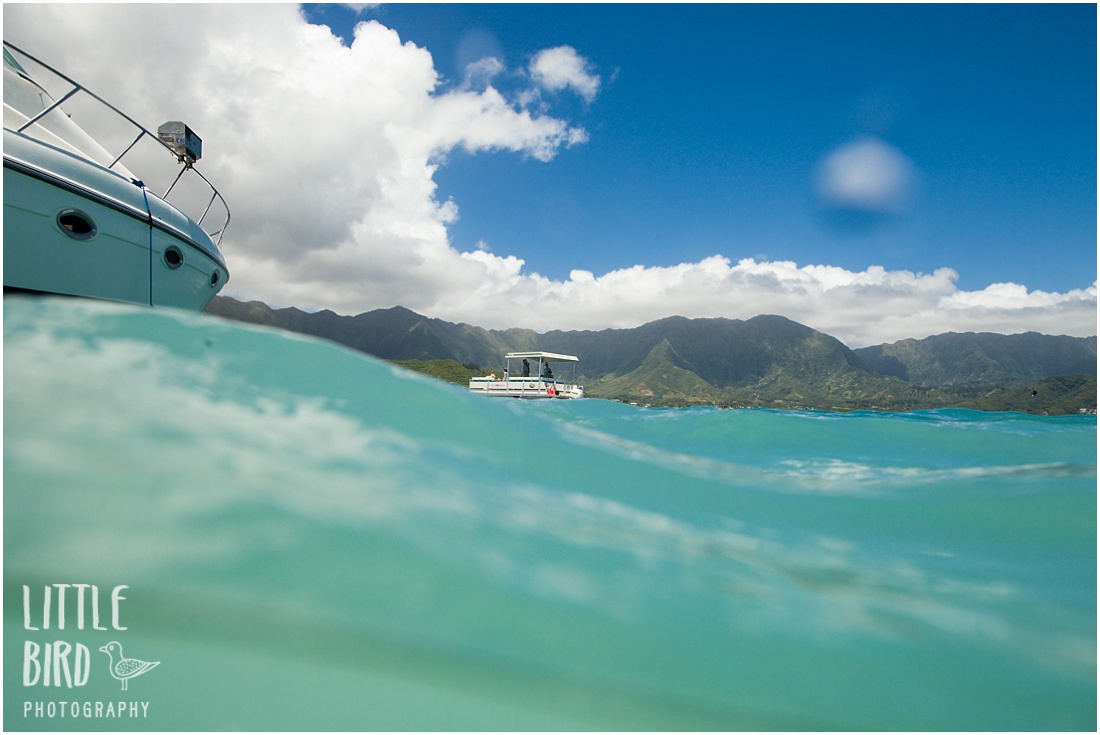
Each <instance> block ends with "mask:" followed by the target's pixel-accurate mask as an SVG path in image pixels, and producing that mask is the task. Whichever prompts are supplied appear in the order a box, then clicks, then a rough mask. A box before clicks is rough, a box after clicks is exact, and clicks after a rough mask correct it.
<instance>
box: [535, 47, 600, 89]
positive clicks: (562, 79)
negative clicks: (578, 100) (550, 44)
mask: <svg viewBox="0 0 1100 735" xmlns="http://www.w3.org/2000/svg"><path fill="white" fill-rule="evenodd" d="M588 67H589V64H588V62H587V61H585V59H584V58H583V57H582V56H581V55H580V54H578V53H577V51H576V50H575V49H574V48H572V47H571V46H558V47H557V48H549V49H544V50H542V51H539V52H538V53H537V54H535V57H534V58H533V59H531V65H530V70H531V77H532V78H533V79H534V80H535V81H536V82H538V83H539V84H540V85H542V86H543V87H545V88H546V89H548V90H550V91H551V92H558V91H561V90H563V89H572V90H573V91H574V92H576V93H577V94H579V95H580V96H581V97H583V98H584V99H585V100H586V101H588V102H591V101H592V100H594V99H595V98H596V93H597V92H599V91H600V78H599V77H598V76H597V75H595V74H590V73H589V71H588Z"/></svg>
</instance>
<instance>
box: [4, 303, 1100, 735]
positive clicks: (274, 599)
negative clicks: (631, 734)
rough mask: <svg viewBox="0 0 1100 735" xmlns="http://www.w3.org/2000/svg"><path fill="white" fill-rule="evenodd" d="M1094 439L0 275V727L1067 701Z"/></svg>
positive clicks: (1063, 707) (1091, 527)
mask: <svg viewBox="0 0 1100 735" xmlns="http://www.w3.org/2000/svg"><path fill="white" fill-rule="evenodd" d="M581 358H582V361H583V355H582V356H581ZM1096 440H1097V437H1096V420H1095V417H1089V416H1070V417H1050V418H1046V417H1036V416H1027V415H1021V414H983V413H977V412H968V411H959V410H947V411H928V412H916V413H910V414H881V413H870V412H867V413H850V414H832V413H818V412H778V411H762V410H758V411H720V410H716V409H703V408H695V409H664V410H656V409H645V408H639V407H635V406H627V405H622V404H618V403H612V402H608V401H602V400H595V399H588V400H584V401H532V402H522V401H513V400H506V399H500V400H496V399H490V398H485V397H482V396H475V395H468V394H467V393H466V392H465V391H464V390H463V389H462V388H460V387H456V386H452V385H448V384H444V383H442V382H438V381H435V380H432V379H429V378H424V377H421V376H417V375H413V374H410V373H406V372H403V371H401V370H400V369H397V368H394V367H391V366H389V365H387V364H386V363H384V362H381V361H379V360H375V359H372V358H369V357H366V356H363V355H360V354H358V353H353V352H351V351H348V350H345V349H343V348H340V347H337V346H334V345H332V344H329V343H326V342H321V341H317V340H313V339H308V338H304V337H300V336H295V335H290V334H287V333H282V332H277V331H273V330H267V329H261V328H254V327H247V326H243V325H238V324H234V323H230V322H226V321H221V320H217V319H215V318H212V317H208V316H205V315H195V314H186V313H179V312H174V311H170V310H151V309H145V308H136V307H127V306H119V305H111V304H103V303H93V302H87V301H82V300H67V299H21V298H13V297H8V298H5V300H4V593H5V594H4V632H5V636H4V727H5V729H7V730H69V729H99V730H130V729H133V730H195V729H198V730H221V729H245V730H268V729H275V730H294V729H322V730H330V729H335V730H339V729H356V730H363V729H366V730H376V729H381V730H408V729H413V730H438V729H443V730H451V729H462V730H469V729H474V730H501V729H508V730H516V729H518V730H531V729H537V730H570V729H585V730H592V729H596V730H601V729H616V730H619V729H626V730H680V729H686V730H707V729H722V730H804V729H840V730H867V729H870V730H898V729H900V730H943V729H948V730H975V729H993V730H1016V729H1023V730H1043V729H1056V730H1094V729H1095V728H1096V725H1097V722H1096V703H1097V687H1096V651H1097V645H1096V630H1097V625H1096V623H1097V619H1096V600H1097V594H1096V579H1097V569H1096V559H1097V547H1096V519H1097V508H1096V494H1097V479H1096V447H1097V444H1096ZM65 585H70V586H68V587H66V586H65ZM75 585H88V586H79V587H78V586H75ZM47 590H49V593H50V607H49V609H48V610H47V609H46V604H45V599H46V594H47V592H46V591H47ZM93 591H94V592H97V593H98V594H97V596H94V597H93V594H92V593H93ZM62 595H64V600H62V599H61V596H62ZM113 597H117V598H118V599H115V600H114V604H112V598H113ZM60 611H63V612H64V615H65V619H64V621H62V620H61V617H60V615H59V612H60ZM112 641H115V642H117V643H119V644H120V645H121V647H122V649H123V650H124V655H125V656H126V657H127V658H136V659H142V660H145V661H148V662H154V661H155V662H159V663H158V665H157V666H156V667H154V668H152V669H150V670H148V671H146V672H144V673H142V674H140V675H139V676H135V677H133V678H131V679H125V680H122V679H116V678H114V677H113V676H112V671H111V668H110V663H111V661H112V660H113V659H111V660H109V659H108V654H107V653H106V652H102V651H100V648H101V647H104V646H106V644H107V643H109V642H112ZM59 642H60V643H61V644H63V645H57V644H58V643H59ZM47 644H49V646H48V647H47ZM47 684H48V686H47ZM123 687H125V689H124V688H123Z"/></svg>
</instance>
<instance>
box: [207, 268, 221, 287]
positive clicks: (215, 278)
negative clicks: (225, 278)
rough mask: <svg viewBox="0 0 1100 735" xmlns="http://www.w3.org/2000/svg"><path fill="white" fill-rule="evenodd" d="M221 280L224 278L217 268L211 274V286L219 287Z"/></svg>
mask: <svg viewBox="0 0 1100 735" xmlns="http://www.w3.org/2000/svg"><path fill="white" fill-rule="evenodd" d="M221 280H222V275H221V273H218V272H217V271H216V270H215V271H214V272H213V273H211V274H210V288H217V287H218V283H220V282H221Z"/></svg>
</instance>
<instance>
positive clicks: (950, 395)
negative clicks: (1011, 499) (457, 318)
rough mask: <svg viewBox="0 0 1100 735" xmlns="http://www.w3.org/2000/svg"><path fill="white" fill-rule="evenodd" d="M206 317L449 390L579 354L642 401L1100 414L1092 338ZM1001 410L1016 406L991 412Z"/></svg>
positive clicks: (610, 389) (396, 317) (231, 309)
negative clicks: (532, 357) (326, 343)
mask: <svg viewBox="0 0 1100 735" xmlns="http://www.w3.org/2000/svg"><path fill="white" fill-rule="evenodd" d="M207 311H208V312H210V313H212V314H215V315H217V316H222V317H225V318H229V319H234V320H238V321H242V322H248V323H253V324H262V325H267V326H273V327H280V328H284V329H288V330H290V331H294V332H300V333H304V334H309V335H313V336H316V337H322V338H324V339H329V340H331V341H334V342H337V343H340V344H343V345H346V346H348V347H351V348H353V349H357V350H360V351H362V352H366V353H368V354H371V355H374V356H376V357H380V358H383V359H386V360H391V361H395V362H402V363H403V364H404V365H405V366H406V367H410V368H412V369H418V370H423V371H427V372H430V373H432V374H436V375H439V376H440V377H444V378H445V379H450V380H452V381H453V382H464V381H465V380H466V379H468V376H469V375H472V374H484V373H487V372H490V371H496V372H499V371H500V368H501V367H503V359H504V355H505V353H507V352H513V351H524V350H539V349H541V350H547V351H550V352H561V353H567V354H575V355H578V356H579V357H580V358H581V363H580V366H579V368H578V379H579V380H580V381H581V382H583V383H584V384H585V386H586V391H587V393H588V395H590V396H592V397H600V398H610V399H614V400H620V401H627V402H631V403H639V404H645V405H661V406H687V405H701V404H704V405H719V406H753V407H756V406H760V407H775V408H803V407H805V406H814V407H818V408H823V409H835V410H851V409H860V408H874V409H886V410H910V409H918V408H940V407H945V406H966V407H973V408H984V410H1026V411H1030V412H1033V413H1043V412H1048V413H1076V412H1078V411H1079V410H1081V409H1085V410H1095V406H1096V388H1095V377H1096V337H1087V338H1079V337H1066V336H1049V335H1041V334H1037V333H1034V332H1030V333H1026V334H1018V335H998V334H988V333H981V334H973V333H968V334H956V333H948V334H944V335H937V336H933V337H927V338H925V339H921V340H901V341H899V342H895V343H892V344H888V345H877V346H874V347H865V348H860V349H857V350H852V349H849V348H848V347H847V346H845V345H844V344H843V343H842V342H840V341H839V340H837V339H836V338H835V337H831V336H829V335H827V334H824V333H822V332H819V331H817V330H814V329H811V328H810V327H807V326H805V325H802V324H799V323H797V322H794V321H792V320H790V319H787V318H786V317H782V316H777V315H761V316H757V317H753V318H752V319H747V320H740V319H724V318H713V319H688V318H685V317H680V316H673V317H667V318H664V319H659V320H657V321H654V322H649V323H647V324H643V325H641V326H639V327H635V328H631V329H604V330H600V331H584V330H577V331H560V330H555V331H550V332H546V333H542V334H540V333H537V332H535V331H533V330H529V329H519V328H513V329H507V330H487V329H483V328H481V327H475V326H472V325H469V324H464V323H463V324H455V323H452V322H446V321H443V320H441V319H431V318H428V317H424V316H421V315H419V314H417V313H415V312H413V311H411V310H409V309H406V308H404V307H400V306H397V307H392V308H389V309H378V310H375V311H370V312H365V313H362V314H358V315H356V316H340V315H338V314H335V313H333V312H331V311H327V310H325V311H320V312H315V313H309V312H305V311H302V310H300V309H297V308H293V307H290V308H284V309H272V308H271V307H269V306H267V305H266V304H263V303H262V302H258V301H252V302H241V301H237V300H235V299H232V298H229V297H223V296H219V297H216V298H215V299H214V301H212V302H211V304H210V306H208V307H207ZM1056 376H1061V378H1062V379H1061V382H1055V383H1050V384H1044V385H1043V390H1042V391H1038V390H1037V386H1038V384H1039V382H1040V381H1047V380H1049V379H1053V378H1055V377H1056ZM1071 376H1072V377H1071ZM1090 377H1091V392H1090V388H1089V385H1090V383H1089V382H1088V379H1089V378H1090ZM1029 385H1030V386H1032V387H1031V388H1030V389H1028V390H1027V391H1026V392H1025V393H1019V391H1024V389H1025V388H1027V386H1029ZM1032 391H1036V393H1035V395H1032ZM1023 398H1028V399H1030V400H1022V399H1023ZM999 405H1011V406H1020V407H1017V408H995V406H999ZM987 407H988V408H987Z"/></svg>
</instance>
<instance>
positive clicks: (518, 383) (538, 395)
mask: <svg viewBox="0 0 1100 735" xmlns="http://www.w3.org/2000/svg"><path fill="white" fill-rule="evenodd" d="M470 392H472V393H481V394H483V395H488V396H497V397H500V398H528V399H532V400H536V399H543V398H584V388H582V387H581V386H579V385H574V384H570V383H564V382H562V381H560V380H543V379H538V378H534V379H532V378H509V379H508V380H507V381H504V380H499V379H497V378H494V377H486V378H471V379H470Z"/></svg>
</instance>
